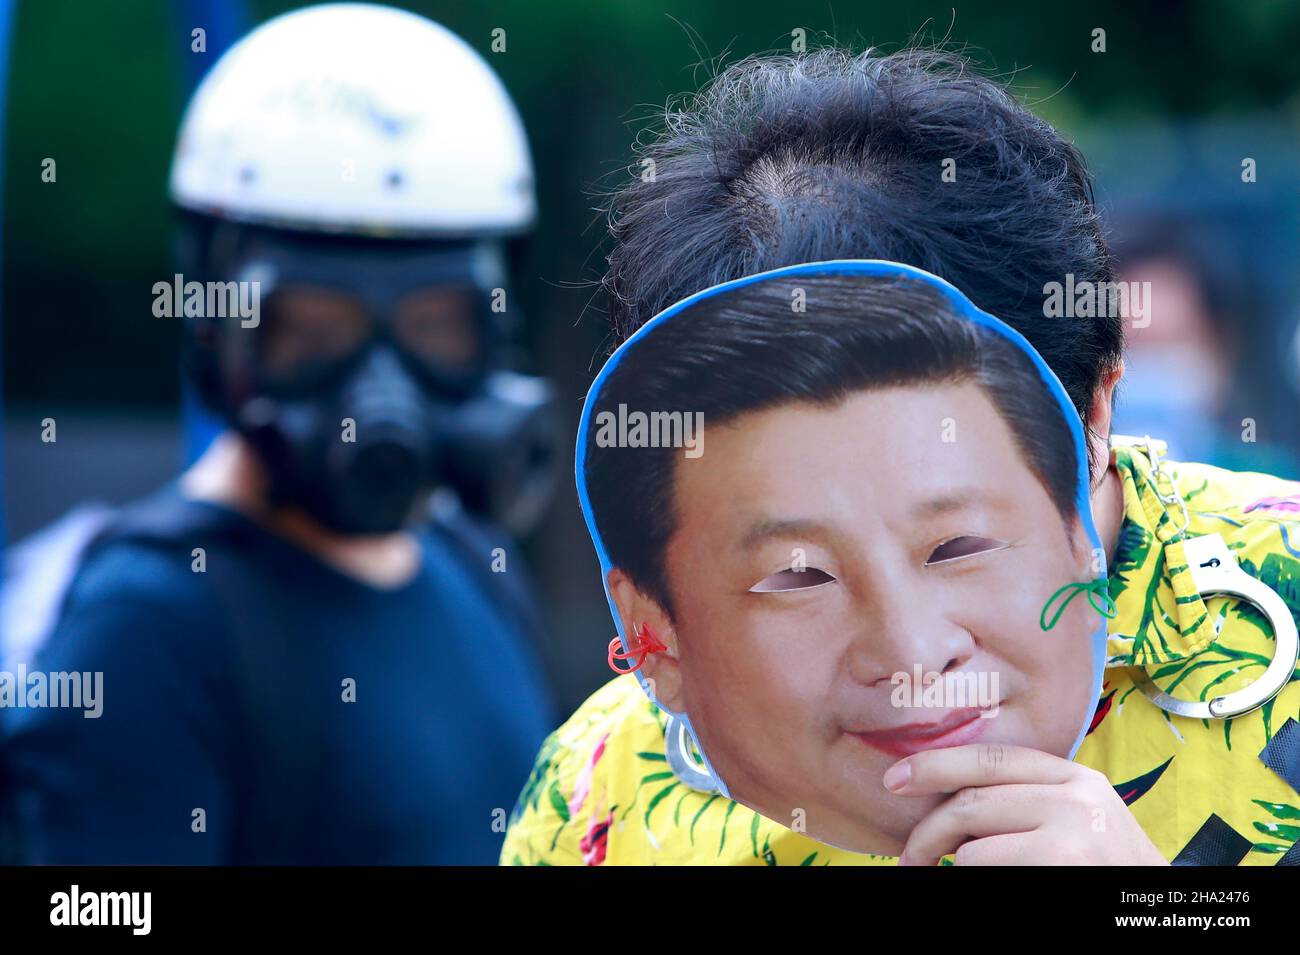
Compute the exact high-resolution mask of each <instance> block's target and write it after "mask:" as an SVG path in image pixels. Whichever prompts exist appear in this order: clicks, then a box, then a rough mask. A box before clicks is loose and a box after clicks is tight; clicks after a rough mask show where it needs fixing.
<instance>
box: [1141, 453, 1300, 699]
mask: <svg viewBox="0 0 1300 955" xmlns="http://www.w3.org/2000/svg"><path fill="white" fill-rule="evenodd" d="M1145 442H1146V453H1147V457H1148V458H1149V459H1150V460H1151V477H1152V485H1153V486H1154V488H1155V492H1156V496H1157V497H1158V498H1159V499H1160V502H1161V503H1162V504H1164V505H1166V506H1167V507H1168V506H1174V507H1177V508H1178V514H1179V517H1180V518H1181V526H1179V527H1178V528H1177V530H1176V532H1175V536H1174V537H1173V538H1171V540H1170V541H1169V542H1168V543H1173V542H1174V541H1182V544H1183V552H1184V553H1185V554H1186V555H1187V566H1188V569H1189V570H1190V571H1191V574H1192V583H1193V584H1195V586H1196V589H1197V591H1198V592H1199V593H1200V596H1201V599H1202V600H1205V599H1208V598H1209V597H1214V596H1219V595H1224V596H1228V597H1236V598H1238V599H1240V600H1245V601H1247V602H1249V603H1251V604H1253V605H1254V606H1255V607H1256V608H1257V609H1258V610H1259V612H1260V613H1262V614H1263V615H1264V616H1265V617H1266V618H1267V619H1268V622H1269V626H1271V627H1272V628H1273V635H1274V638H1275V641H1276V644H1277V648H1276V652H1275V653H1274V654H1273V659H1272V661H1270V662H1269V665H1268V668H1267V669H1265V671H1264V673H1263V674H1262V675H1261V676H1260V677H1259V679H1257V680H1255V681H1254V682H1253V683H1251V684H1250V685H1249V686H1246V687H1243V688H1241V689H1240V690H1234V691H1233V692H1231V693H1225V694H1223V695H1222V696H1216V697H1214V698H1213V699H1210V700H1208V701H1204V702H1202V701H1192V700H1182V699H1179V698H1178V697H1176V696H1173V695H1171V694H1169V693H1166V692H1165V691H1164V690H1161V689H1160V688H1159V687H1158V686H1156V685H1155V683H1154V682H1152V680H1151V677H1150V676H1148V675H1147V673H1146V671H1145V670H1142V669H1137V670H1136V671H1135V675H1134V678H1133V682H1134V683H1135V684H1136V685H1137V686H1138V688H1139V689H1141V690H1142V692H1143V694H1145V696H1146V698H1147V699H1149V700H1150V701H1151V702H1152V703H1154V704H1155V705H1156V706H1158V707H1160V708H1161V709H1162V710H1165V711H1167V712H1169V713H1173V714H1175V715H1177V716H1186V717H1188V718H1191V719H1218V720H1226V719H1231V718H1232V717H1234V716H1241V715H1242V714H1243V713H1249V712H1250V711H1251V710H1254V709H1258V708H1259V707H1261V706H1263V705H1264V704H1265V703H1267V702H1268V701H1269V700H1271V699H1273V697H1275V696H1277V694H1278V693H1280V692H1281V691H1282V687H1284V686H1286V684H1287V682H1288V681H1290V679H1291V674H1292V673H1293V672H1294V671H1295V666H1296V663H1297V661H1298V660H1300V637H1298V636H1297V633H1296V625H1295V620H1294V618H1293V617H1292V616H1291V611H1290V609H1289V608H1288V607H1287V605H1286V603H1285V602H1283V600H1282V598H1281V597H1279V596H1278V595H1277V593H1275V592H1274V590H1273V589H1272V588H1271V587H1269V586H1268V585H1267V584H1265V583H1263V582H1261V581H1259V580H1256V579H1255V578H1254V577H1252V576H1250V575H1249V574H1248V573H1246V572H1245V571H1244V570H1242V569H1241V567H1240V566H1239V565H1238V564H1237V558H1236V557H1234V556H1233V554H1232V552H1231V551H1230V550H1229V549H1228V544H1227V542H1226V541H1224V539H1223V536H1222V535H1221V534H1203V535H1201V536H1199V537H1187V536H1186V534H1187V529H1188V527H1189V526H1190V525H1191V517H1190V515H1189V514H1188V512H1187V502H1186V501H1184V500H1183V496H1182V494H1181V493H1179V491H1178V486H1177V484H1176V483H1175V480H1174V477H1175V475H1174V474H1173V473H1172V472H1170V471H1167V470H1164V469H1163V468H1162V467H1161V466H1160V454H1159V451H1158V450H1157V448H1156V447H1155V442H1154V441H1152V439H1151V436H1150V435H1147V436H1146V438H1145Z"/></svg>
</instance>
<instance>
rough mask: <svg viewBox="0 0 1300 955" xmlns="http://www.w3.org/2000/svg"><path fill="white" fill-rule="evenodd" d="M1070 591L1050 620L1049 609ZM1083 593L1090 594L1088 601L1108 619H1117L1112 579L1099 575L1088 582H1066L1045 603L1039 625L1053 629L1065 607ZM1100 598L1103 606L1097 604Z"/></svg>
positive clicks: (1039, 616) (1046, 628)
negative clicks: (1111, 597)
mask: <svg viewBox="0 0 1300 955" xmlns="http://www.w3.org/2000/svg"><path fill="white" fill-rule="evenodd" d="M1067 591H1069V595H1068V596H1067V597H1066V598H1065V599H1064V600H1062V601H1061V606H1060V607H1058V608H1057V609H1056V615H1055V616H1053V617H1052V619H1051V620H1050V621H1048V620H1047V611H1048V609H1049V608H1050V607H1051V606H1052V604H1053V603H1054V602H1055V601H1056V598H1057V597H1059V596H1061V594H1063V593H1066V592H1067ZM1081 593H1086V594H1087V595H1088V603H1090V604H1092V609H1093V610H1095V611H1097V613H1099V614H1101V615H1102V616H1103V617H1105V618H1106V619H1107V620H1113V619H1115V614H1116V613H1117V612H1118V611H1117V610H1116V609H1115V601H1113V600H1111V599H1110V581H1108V580H1107V579H1106V578H1105V577H1098V578H1097V579H1096V580H1090V581H1088V582H1087V583H1084V582H1083V581H1074V582H1073V583H1069V584H1066V585H1065V586H1064V587H1061V588H1060V589H1058V590H1057V591H1056V593H1054V594H1052V596H1050V597H1048V598H1047V603H1045V604H1044V605H1043V612H1042V613H1040V614H1039V615H1038V625H1039V626H1040V627H1042V628H1043V630H1051V629H1052V628H1053V627H1055V626H1056V621H1058V620H1060V619H1061V614H1063V613H1065V608H1066V607H1068V606H1069V604H1070V601H1071V600H1073V599H1074V598H1075V597H1076V596H1078V595H1079V594H1081ZM1098 600H1100V601H1101V606H1097V602H1098Z"/></svg>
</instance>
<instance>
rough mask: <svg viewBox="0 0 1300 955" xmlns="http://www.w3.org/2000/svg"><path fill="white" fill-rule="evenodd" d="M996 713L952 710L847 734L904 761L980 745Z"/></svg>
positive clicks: (988, 709) (991, 709)
mask: <svg viewBox="0 0 1300 955" xmlns="http://www.w3.org/2000/svg"><path fill="white" fill-rule="evenodd" d="M999 706H1000V704H999ZM997 710H998V707H979V706H967V707H961V708H960V709H953V710H949V711H948V712H947V713H945V714H944V715H942V716H939V717H937V718H935V719H929V720H925V721H918V722H912V723H902V724H899V725H896V726H891V727H888V728H882V729H873V730H856V731H855V730H849V731H848V733H849V735H850V736H853V737H856V738H857V739H859V740H861V741H862V742H863V743H865V744H866V745H867V746H870V747H871V748H872V749H875V750H879V751H880V752H882V753H886V754H887V755H890V756H897V757H900V758H901V757H903V756H911V755H912V754H913V753H920V752H923V751H925V750H927V749H944V748H946V747H950V746H963V745H965V744H967V743H974V742H978V741H979V740H980V739H981V738H982V737H983V736H984V735H985V733H986V732H987V730H988V729H989V726H990V724H991V720H990V719H989V717H990V716H991V715H993V714H996V713H997Z"/></svg>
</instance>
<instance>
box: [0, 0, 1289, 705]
mask: <svg viewBox="0 0 1300 955" xmlns="http://www.w3.org/2000/svg"><path fill="white" fill-rule="evenodd" d="M299 5H300V4H295V3H285V2H266V0H256V2H254V0H224V2H206V3H205V2H194V0H173V2H161V0H40V2H34V0H33V2H20V3H16V4H8V3H3V2H0V10H4V11H7V12H8V17H7V18H6V19H7V30H3V31H0V32H3V33H4V34H5V38H6V39H7V45H8V60H7V71H6V79H7V104H6V109H5V124H4V128H3V172H4V192H3V253H4V268H3V279H2V281H3V329H4V332H3V335H4V337H3V399H4V443H3V452H2V453H3V475H4V505H5V512H4V540H5V541H6V543H7V544H8V545H10V546H9V549H12V544H13V543H14V542H16V541H18V540H20V539H22V538H24V537H26V536H28V535H30V534H31V533H33V532H34V531H37V530H38V529H40V528H42V527H44V526H46V525H48V524H49V523H50V522H51V521H53V520H55V519H57V518H59V517H60V516H61V515H63V514H65V513H66V512H68V511H69V509H71V508H73V507H75V506H77V505H84V504H86V503H89V502H105V503H110V504H115V503H121V502H124V501H126V500H128V499H130V498H132V497H135V496H137V495H139V494H142V493H144V492H146V491H149V490H151V489H153V488H155V487H157V486H158V485H160V484H161V483H163V482H164V481H166V480H167V479H169V478H170V477H172V476H173V475H174V474H175V473H176V471H177V470H178V469H179V468H180V467H181V466H182V465H183V464H184V463H185V462H186V460H187V458H188V455H189V454H190V453H191V450H192V449H191V447H190V445H189V443H187V436H186V433H185V427H184V424H183V419H182V416H181V413H180V410H179V409H180V378H179V371H178V348H179V342H180V332H179V325H178V323H176V322H174V321H170V320H166V319H158V318H155V317H154V316H153V315H152V314H151V309H150V306H151V303H152V300H153V294H152V291H151V290H152V286H153V284H154V283H155V282H157V281H159V280H166V279H169V278H170V276H171V274H172V272H173V268H172V264H171V259H170V252H169V243H170V241H171V227H172V222H173V219H172V213H171V210H170V208H169V206H168V203H167V201H166V195H165V184H166V179H167V171H168V167H169V162H170V158H171V153H172V147H173V139H174V136H175V131H176V127H177V124H178V122H179V119H180V110H181V108H182V106H183V104H184V102H185V100H186V97H187V95H188V93H189V91H190V89H191V88H192V86H193V84H194V83H195V82H197V80H198V78H199V77H201V76H202V74H203V72H204V71H205V70H206V69H207V68H208V67H209V66H210V65H211V64H212V63H214V62H215V61H216V59H217V57H218V56H219V55H220V53H221V52H222V51H223V50H224V48H225V47H226V46H227V45H228V44H229V43H230V42H231V41H232V40H233V39H234V38H237V37H238V36H239V35H240V34H241V33H243V32H244V31H245V30H246V29H247V28H248V27H249V26H251V25H253V24H255V23H257V22H260V21H262V20H264V19H266V18H268V17H271V16H274V15H276V14H279V13H282V12H285V11H287V10H289V9H292V8H294V7H296V6H299ZM394 5H396V6H402V7H406V8H409V9H411V10H414V11H416V12H419V13H422V14H425V15H426V16H429V17H432V18H433V19H435V20H438V21H440V22H441V23H443V24H444V25H445V26H447V27H449V28H450V29H452V30H454V31H455V32H457V33H459V34H460V35H461V36H462V37H464V38H465V39H466V40H467V41H468V42H469V43H470V44H471V45H472V46H474V47H475V48H476V49H477V50H478V51H479V52H480V53H481V54H482V55H483V56H484V57H485V58H486V59H487V60H488V62H489V63H490V64H491V65H492V66H493V67H494V68H495V69H496V70H497V72H498V73H499V75H500V76H501V78H502V79H503V81H504V83H505V85H506V87H507V89H508V90H509V92H510V94H511V95H512V96H513V97H514V99H515V102H516V103H517V104H518V107H519V109H520V111H521V113H522V115H523V119H524V123H525V125H526V127H527V131H528V135H529V138H530V141H531V145H532V149H533V154H534V161H535V163H536V167H537V175H538V187H539V191H540V202H541V218H540V228H539V230H538V232H537V233H536V235H535V236H534V238H533V240H532V241H531V243H530V244H529V245H528V246H527V248H526V252H525V256H524V260H523V268H522V270H520V271H519V272H518V273H517V274H516V276H515V283H516V284H515V290H514V296H515V299H514V301H516V302H518V303H520V307H521V308H522V309H523V310H524V313H525V315H526V321H527V328H528V340H529V342H530V344H531V346H532V348H533V354H534V355H535V360H536V367H537V370H539V371H541V372H542V373H544V374H546V375H547V376H549V377H550V378H551V379H552V380H554V381H555V382H556V384H557V387H558V390H559V393H560V395H561V398H562V401H563V406H564V408H565V409H566V414H567V415H568V417H569V422H570V424H569V426H568V428H567V429H568V431H569V433H570V434H571V433H572V431H573V429H574V428H576V423H577V416H578V412H579V410H580V408H581V404H582V398H583V396H584V394H585V392H586V388H587V386H588V384H589V383H590V381H591V379H592V377H593V375H594V373H595V370H596V368H598V366H599V363H600V361H601V359H602V357H603V356H604V354H605V351H606V349H607V338H606V331H605V327H604V318H603V314H602V312H601V308H600V302H599V300H598V299H597V298H595V297H594V287H593V285H592V283H593V282H594V281H595V280H596V279H597V278H598V276H599V274H600V272H601V269H602V266H603V262H604V260H603V254H602V239H603V227H604V220H603V217H602V216H601V214H600V213H599V211H598V210H597V207H598V206H599V205H600V203H601V201H602V199H601V197H600V193H601V192H602V191H604V190H607V189H610V188H612V187H613V186H615V185H616V184H617V183H619V182H621V180H622V177H623V176H624V175H626V168H627V165H628V163H629V161H630V153H629V146H630V144H631V142H632V140H633V139H634V137H635V136H636V135H637V133H638V131H639V130H642V129H644V128H645V127H646V125H647V122H648V121H651V120H653V118H654V116H655V114H656V111H657V110H661V109H662V107H663V105H664V103H665V102H666V101H667V100H668V99H669V98H670V97H671V96H673V95H675V94H679V93H682V92H686V91H690V90H694V89H696V88H698V87H699V86H700V85H701V84H702V83H703V82H704V81H705V80H706V79H707V78H708V77H709V76H710V75H711V73H712V72H713V71H714V70H715V69H716V68H717V65H718V64H719V63H720V62H730V61H732V60H735V59H738V58H741V57H743V56H747V55H750V54H753V53H760V52H764V51H769V50H777V49H783V50H789V49H790V44H791V31H792V30H794V29H796V28H802V29H804V30H805V31H807V35H808V38H809V41H810V42H815V41H816V39H817V38H818V36H820V35H829V36H832V37H834V38H836V39H838V40H839V41H840V42H842V43H851V44H853V45H855V46H858V47H861V46H864V45H868V44H874V45H882V46H885V47H887V48H897V47H898V46H899V45H902V44H903V43H905V42H906V41H907V40H908V39H909V38H910V37H912V36H913V35H914V34H916V33H917V32H918V31H920V32H921V33H922V35H923V36H925V37H930V38H932V39H945V38H946V40H947V42H948V43H949V45H951V46H955V47H965V46H968V47H969V48H970V49H969V50H968V52H969V53H971V54H972V55H974V56H976V57H977V58H978V59H979V60H980V61H981V62H982V63H983V64H984V65H985V66H986V67H988V68H989V69H990V70H992V71H994V72H996V73H998V74H1000V75H1002V76H1004V77H1005V78H1007V79H1009V80H1011V81H1012V83H1013V86H1014V87H1015V89H1016V90H1017V91H1018V92H1019V93H1020V95H1021V96H1022V97H1023V98H1024V99H1025V100H1026V101H1027V102H1028V103H1029V104H1030V105H1032V106H1033V108H1034V109H1035V110H1036V111H1037V112H1038V113H1040V114H1041V115H1042V116H1043V117H1045V118H1046V119H1048V120H1049V121H1051V122H1052V123H1054V124H1056V125H1057V126H1058V127H1059V128H1061V129H1062V130H1063V131H1064V132H1065V133H1066V135H1067V136H1069V137H1072V138H1073V139H1075V140H1076V141H1077V142H1078V144H1079V145H1080V147H1081V148H1082V149H1083V151H1084V153H1085V155H1086V156H1087V157H1088V159H1089V161H1090V164H1091V166H1092V168H1093V170H1094V172H1095V174H1096V176H1097V182H1098V191H1099V195H1100V197H1101V200H1102V203H1103V206H1104V208H1105V212H1106V215H1107V218H1108V221H1109V223H1110V228H1111V230H1112V235H1113V238H1114V241H1115V248H1116V251H1117V252H1118V253H1119V254H1120V256H1121V278H1123V279H1125V280H1130V281H1152V282H1155V283H1158V284H1159V285H1160V288H1161V289H1162V290H1164V291H1162V294H1161V295H1159V296H1158V298H1157V301H1156V303H1155V304H1156V310H1155V314H1154V315H1153V319H1154V320H1153V321H1152V322H1151V325H1150V327H1148V328H1146V329H1142V330H1140V331H1139V332H1137V333H1135V334H1134V335H1133V336H1132V339H1131V343H1130V348H1131V359H1130V372H1131V377H1130V379H1129V380H1128V383H1127V384H1126V386H1125V387H1124V390H1123V393H1122V395H1121V404H1120V408H1119V413H1118V417H1117V422H1116V428H1117V430H1120V431H1126V432H1138V433H1144V432H1147V431H1150V432H1151V433H1152V434H1155V435H1157V436H1163V437H1166V438H1167V439H1168V440H1169V441H1170V444H1171V449H1172V452H1173V454H1174V455H1175V456H1182V457H1185V458H1188V459H1200V460H1207V461H1210V462H1212V463H1221V464H1223V465H1224V466H1227V467H1233V468H1238V469H1256V470H1267V471H1271V472H1273V473H1278V474H1281V475H1283V476H1286V477H1292V478H1300V464H1297V461H1300V421H1297V417H1298V416H1297V413H1296V412H1297V408H1300V398H1298V397H1297V394H1298V392H1300V374H1297V368H1300V361H1298V360H1297V359H1298V356H1300V345H1298V343H1297V337H1296V329H1297V320H1298V319H1300V307H1297V292H1298V291H1300V289H1298V288H1297V284H1298V283H1300V268H1298V267H1297V263H1298V262H1300V57H1297V56H1296V55H1295V52H1294V50H1295V47H1296V41H1297V40H1300V4H1297V3H1296V2H1295V0H1252V2H1250V3H1245V4H1243V3H1241V2H1240V0H1187V2H1181V0H1168V2H1151V3H1146V4H1134V3H1132V2H1129V0H1114V2H1110V0H1108V2H1100V3H1095V4H1092V5H1091V9H1089V10H1086V11H1082V10H1078V9H1075V8H1074V5H1069V6H1068V7H1067V6H1066V5H1042V4H1040V3H1031V2H1025V3H1018V4H1009V3H1006V2H999V3H971V2H966V3H962V4H961V5H960V6H959V7H958V8H957V9H956V10H955V11H954V9H953V7H952V6H951V4H938V3H909V4H898V3H882V2H855V3H852V4H847V3H845V4H835V3H827V2H818V0H812V2H799V3H794V2H791V0H726V2H722V0H714V2H710V3H707V4H706V3H701V2H699V0H689V2H687V0H653V2H650V0H619V2H617V3H614V2H611V3H606V4H598V3H592V2H590V0H551V2H548V3H544V4H540V3H535V2H525V0H518V2H497V0H476V2H473V3H469V2H427V3H426V2H420V3H395V4H394ZM1143 8H1144V9H1143ZM196 26H202V27H204V29H205V30H206V31H207V51H206V52H205V53H192V52H191V34H190V31H191V30H192V29H193V28H194V27H196ZM496 28H502V29H504V30H505V31H506V50H505V51H504V52H499V53H494V52H492V51H491V40H492V31H493V30H494V29H496ZM1098 28H1100V29H1103V30H1104V31H1105V44H1106V47H1105V52H1104V53H1100V52H1093V50H1092V48H1093V46H1094V32H1093V31H1094V30H1096V29H1098ZM47 158H53V159H55V160H56V162H57V181H56V182H53V183H48V182H43V181H42V177H41V172H42V163H43V161H44V160H45V159H47ZM1247 159H1250V160H1253V163H1252V164H1250V171H1251V172H1252V173H1253V175H1248V176H1247V177H1246V178H1247V179H1252V180H1253V181H1243V171H1244V167H1243V162H1244V160H1247ZM1166 293H1167V294H1166ZM47 417H54V418H56V419H57V421H58V438H59V440H58V441H57V442H56V443H52V444H51V443H44V442H42V441H41V421H42V419H44V418H47ZM1247 420H1249V421H1250V422H1251V428H1250V437H1252V438H1253V439H1254V440H1253V441H1252V440H1243V432H1244V430H1245V429H1246V427H1247V426H1246V424H1245V423H1244V422H1246V421H1247ZM566 453H567V454H568V458H567V460H572V447H571V446H570V447H569V448H568V449H567V452H566ZM527 547H528V553H529V557H530V560H531V562H532V565H533V568H534V571H535V575H536V577H537V578H538V583H539V585H540V590H541V596H542V598H543V600H544V601H545V610H546V613H547V615H548V618H549V623H550V633H551V638H550V640H549V642H548V644H547V645H546V646H544V647H543V648H542V651H543V654H544V656H545V660H546V664H547V667H548V669H549V671H550V676H551V678H552V680H553V683H554V686H555V688H556V693H557V696H558V698H559V702H560V705H561V707H562V708H563V709H564V710H566V711H567V710H569V709H571V708H572V707H574V706H575V705H576V704H577V703H578V702H579V701H580V700H581V699H582V698H583V697H585V696H586V695H587V694H588V693H589V692H590V691H591V690H593V689H594V688H595V687H596V686H598V685H599V684H600V683H602V682H603V681H604V680H605V679H607V678H608V676H609V674H608V671H607V669H606V666H605V657H604V648H605V645H606V643H607V642H608V640H609V636H610V634H611V633H612V632H613V630H612V624H611V621H610V620H609V614H608V609H607V607H606V605H605V601H604V595H603V592H602V589H601V585H600V578H599V569H598V566H597V563H596V560H595V556H594V554H593V551H592V548H591V544H590V541H589V539H588V537H587V534H586V531H585V528H584V527H583V526H582V522H581V517H580V515H579V512H578V507H577V502H576V497H575V494H574V491H573V486H572V479H571V477H570V476H568V475H567V474H566V475H565V476H564V477H563V479H562V484H561V491H560V493H559V495H558V496H557V498H556V500H555V502H554V504H553V506H552V509H551V512H550V514H549V516H548V518H547V519H546V521H545V522H544V523H543V524H542V526H541V527H540V528H539V529H538V530H537V531H536V532H535V533H534V534H533V535H532V537H531V539H530V540H529V541H528V542H527Z"/></svg>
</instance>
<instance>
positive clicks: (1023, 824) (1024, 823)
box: [899, 786, 1058, 865]
mask: <svg viewBox="0 0 1300 955" xmlns="http://www.w3.org/2000/svg"><path fill="white" fill-rule="evenodd" d="M1057 789H1058V787H1056V786H977V787H971V788H968V789H961V790H958V791H957V792H956V793H955V794H954V795H952V796H950V797H948V798H947V799H945V800H944V801H943V802H942V803H941V804H939V805H938V806H937V807H935V809H934V810H933V811H932V812H930V813H929V814H928V815H927V816H926V817H925V818H924V819H922V820H921V821H920V822H918V823H917V824H916V825H915V826H914V827H913V828H912V831H911V833H910V834H909V835H908V837H907V842H906V844H905V845H904V846H903V853H902V857H901V858H900V860H899V865H938V864H939V859H940V858H942V857H943V856H945V855H947V854H948V853H950V852H956V851H957V848H958V847H959V846H961V845H962V844H963V843H965V842H968V841H969V840H971V839H981V838H984V837H986V836H996V835H1003V834H1006V833H1016V832H1030V831H1032V830H1034V829H1037V828H1038V827H1039V826H1041V825H1042V824H1043V823H1044V822H1045V821H1046V819H1047V817H1048V814H1049V813H1050V812H1051V806H1052V797H1053V795H1054V793H1055V792H1056V791H1057Z"/></svg>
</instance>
